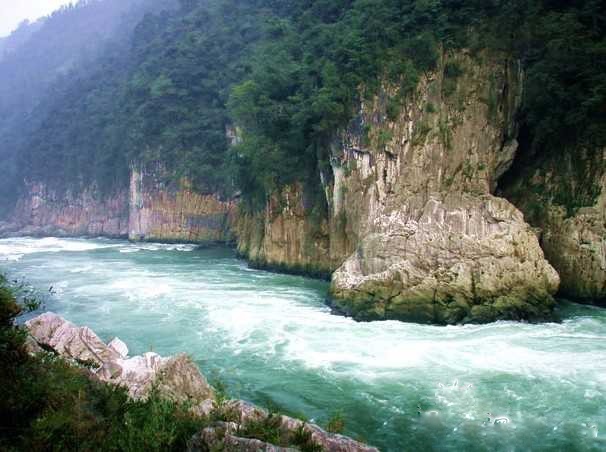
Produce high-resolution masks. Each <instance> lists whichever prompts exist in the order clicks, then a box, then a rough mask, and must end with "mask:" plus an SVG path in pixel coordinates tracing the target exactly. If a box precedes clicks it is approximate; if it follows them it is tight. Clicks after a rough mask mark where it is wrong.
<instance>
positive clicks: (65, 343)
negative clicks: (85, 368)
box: [26, 312, 214, 405]
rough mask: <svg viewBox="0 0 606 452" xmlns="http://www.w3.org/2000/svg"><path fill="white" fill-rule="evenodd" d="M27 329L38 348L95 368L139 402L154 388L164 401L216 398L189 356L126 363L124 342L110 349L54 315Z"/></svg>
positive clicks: (149, 356) (154, 355)
mask: <svg viewBox="0 0 606 452" xmlns="http://www.w3.org/2000/svg"><path fill="white" fill-rule="evenodd" d="M26 326H27V328H28V329H29V332H30V334H31V336H32V337H33V338H34V339H35V341H36V342H37V343H38V344H41V345H43V346H45V347H47V348H52V349H53V350H54V351H55V352H56V353H57V354H59V355H61V356H65V357H67V358H70V359H73V360H75V361H77V362H80V363H92V364H94V366H93V367H95V369H93V372H94V374H95V376H96V377H97V378H98V379H99V380H101V381H104V382H108V383H112V384H116V385H120V386H124V387H126V388H127V390H128V393H129V395H130V397H131V398H133V399H135V400H138V399H145V398H146V397H147V396H148V395H149V393H150V392H151V391H152V389H154V388H155V389H156V390H157V391H159V393H160V394H161V395H162V396H163V397H166V398H169V399H171V400H175V401H180V402H185V401H189V402H192V403H194V405H197V404H201V403H203V402H204V401H205V400H207V399H213V398H214V391H213V389H212V387H211V386H210V385H209V384H208V382H207V381H206V378H204V376H203V375H202V374H201V373H200V371H199V370H198V368H197V366H196V365H195V364H194V363H193V362H192V360H191V359H190V358H188V357H187V356H186V355H177V356H174V357H169V358H165V357H162V356H160V355H158V354H157V353H152V352H148V353H145V354H143V355H142V356H134V357H132V358H128V359H126V354H127V353H128V348H127V347H126V344H124V342H122V341H121V340H120V339H118V338H114V339H113V340H112V342H111V343H110V345H106V344H105V343H104V342H103V341H102V340H101V339H100V338H99V337H98V336H97V335H96V334H95V333H94V332H93V331H92V330H91V329H90V328H87V327H76V326H75V325H74V324H73V323H71V322H68V321H67V320H65V319H63V318H62V317H60V316H58V315H57V314H54V313H52V312H47V313H45V314H42V315H40V316H38V317H36V318H34V319H32V320H30V321H28V322H26ZM30 348H31V349H32V350H33V349H34V347H33V346H32V347H30Z"/></svg>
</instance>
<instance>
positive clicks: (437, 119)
mask: <svg viewBox="0 0 606 452" xmlns="http://www.w3.org/2000/svg"><path fill="white" fill-rule="evenodd" d="M453 65H456V66H457V67H458V68H459V71H458V72H459V75H458V76H457V77H455V78H453V77H452V75H449V70H448V68H449V67H452V66H453ZM521 83H522V74H521V72H520V70H519V66H518V64H517V63H516V62H515V61H507V60H506V59H500V58H499V57H498V56H496V55H483V57H482V58H481V59H478V58H476V57H472V56H470V55H468V54H466V53H465V52H462V53H457V54H445V55H444V56H443V58H442V61H441V63H440V65H439V68H438V70H437V71H435V72H434V73H432V74H428V75H427V76H425V77H424V78H423V79H422V80H421V81H420V83H419V86H418V87H417V90H416V91H415V93H414V94H413V95H412V96H411V97H409V98H408V100H407V101H406V102H405V103H404V105H403V106H402V108H401V110H400V112H399V113H398V115H397V116H394V115H393V112H391V113H390V111H389V105H390V102H391V100H390V99H393V98H394V97H395V96H396V95H397V91H396V90H394V88H392V87H390V86H389V85H385V86H384V87H383V89H382V91H381V93H379V95H377V96H376V97H375V98H374V100H373V101H372V102H367V103H366V104H362V105H361V107H360V112H359V114H358V117H357V118H356V119H355V120H354V121H353V122H352V124H351V125H350V127H349V128H348V129H347V130H345V131H344V132H343V133H342V134H341V136H340V137H339V139H338V140H336V141H335V143H334V144H333V159H332V167H333V174H334V183H333V194H332V200H331V203H330V206H331V209H332V212H331V213H332V216H333V219H334V220H333V222H332V225H333V229H334V228H339V227H340V228H341V230H343V231H345V234H346V235H349V236H352V237H355V238H356V240H352V242H355V243H356V246H355V249H354V250H353V252H352V253H351V254H350V255H349V256H348V257H347V259H346V260H345V261H344V263H343V265H342V266H341V267H340V268H339V269H337V270H336V272H335V273H334V275H333V280H332V286H331V293H332V298H333V300H332V303H333V305H334V306H335V307H336V308H337V309H338V310H340V311H341V312H344V313H347V314H350V315H353V316H354V317H356V318H359V319H384V318H391V319H400V320H409V321H421V322H436V323H458V322H474V321H477V322H487V321H492V320H496V319H544V318H548V317H549V315H550V312H551V310H552V308H553V298H552V295H553V294H554V293H555V291H556V290H557V287H558V282H559V280H558V275H557V274H556V272H555V271H554V270H553V268H552V267H551V266H550V265H549V264H548V263H547V261H546V260H545V258H544V255H543V251H542V250H541V248H540V247H539V243H538V241H537V238H536V236H535V234H534V232H533V230H532V229H531V228H530V227H529V226H528V224H527V223H526V222H525V220H524V217H523V215H522V214H521V212H520V211H518V210H517V209H516V208H515V207H514V206H513V205H512V204H511V203H510V202H509V201H507V200H505V199H503V198H497V197H495V196H493V195H492V193H493V192H494V190H495V188H496V185H497V181H498V179H499V177H501V176H502V175H503V174H504V172H505V171H507V169H508V168H509V167H510V166H511V164H512V161H513V159H514V156H515V152H516V149H517V147H518V143H517V142H516V141H515V138H514V137H515V136H516V134H517V131H516V124H515V120H514V117H515V112H516V110H517V108H518V106H519V101H520V96H521ZM487 99H490V102H488V101H487ZM339 223H344V224H339Z"/></svg>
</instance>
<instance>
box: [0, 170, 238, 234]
mask: <svg viewBox="0 0 606 452" xmlns="http://www.w3.org/2000/svg"><path fill="white" fill-rule="evenodd" d="M234 207H235V201H234V200H231V201H225V200H221V199H219V197H218V196H216V195H213V194H199V193H196V192H194V191H193V190H192V189H191V187H189V185H188V183H187V181H181V182H180V183H179V184H177V183H175V182H170V180H169V179H168V178H167V177H166V172H165V171H164V170H162V169H161V168H159V167H157V166H156V167H154V168H153V169H150V168H147V169H141V168H137V167H133V168H132V169H131V176H130V185H129V189H128V190H121V191H118V193H117V194H113V195H102V194H100V193H98V192H97V190H96V189H94V188H89V189H86V190H84V191H83V192H82V193H80V194H77V195H76V194H73V193H71V192H66V193H61V194H59V193H57V192H54V191H50V190H48V189H47V188H46V187H45V186H44V185H42V184H31V185H30V186H29V188H28V190H27V191H26V195H25V196H23V197H22V198H21V199H20V200H19V201H18V203H17V206H16V208H15V211H14V213H13V216H12V221H11V223H10V224H7V223H0V235H17V234H18V235H34V236H36V235H40V236H49V235H55V236H79V235H84V236H93V237H96V236H105V237H115V238H125V237H128V238H130V239H131V240H149V241H152V240H162V241H175V242H195V243H212V242H223V243H228V242H231V241H232V240H233V236H232V234H231V230H230V228H229V223H230V221H231V216H232V214H233V212H234V210H235V209H234Z"/></svg>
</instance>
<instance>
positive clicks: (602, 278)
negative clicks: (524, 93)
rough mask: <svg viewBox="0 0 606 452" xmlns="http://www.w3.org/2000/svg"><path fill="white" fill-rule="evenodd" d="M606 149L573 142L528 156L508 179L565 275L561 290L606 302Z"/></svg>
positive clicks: (511, 193)
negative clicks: (572, 145) (556, 151)
mask: <svg viewBox="0 0 606 452" xmlns="http://www.w3.org/2000/svg"><path fill="white" fill-rule="evenodd" d="M605 170H606V149H587V148H580V149H579V148H572V149H565V150H564V151H563V152H561V153H560V154H558V155H556V156H551V157H547V158H542V159H532V160H530V159H528V158H526V159H522V160H521V161H520V163H519V164H518V165H516V168H514V169H513V170H512V171H511V174H509V175H508V177H507V178H506V180H504V181H503V184H502V185H503V186H502V194H503V195H504V196H506V197H507V198H508V199H511V201H512V202H514V203H515V204H516V205H517V206H518V207H519V208H520V209H521V210H522V211H523V212H524V215H525V217H526V218H527V219H528V221H529V223H530V224H531V225H532V226H534V227H535V228H537V230H538V232H539V234H540V241H541V246H542V248H543V250H544V252H545V256H546V257H547V259H548V260H549V262H550V263H551V265H553V267H554V268H555V269H556V270H557V272H558V273H559V275H560V278H561V284H560V295H561V296H563V297H566V298H569V299H572V300H575V301H580V302H584V303H592V304H599V305H602V306H606V171H605Z"/></svg>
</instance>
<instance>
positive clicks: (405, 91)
mask: <svg viewBox="0 0 606 452" xmlns="http://www.w3.org/2000/svg"><path fill="white" fill-rule="evenodd" d="M605 9H606V6H605V5H604V4H603V2H600V1H598V0H577V1H566V2H563V1H554V0H513V1H511V0H507V1H506V0H491V1H486V0H416V1H413V0H355V1H354V0H336V1H335V0H322V1H308V0H290V1H284V2H276V1H273V0H247V1H236V0H180V1H179V5H178V7H176V8H172V4H171V2H169V1H166V2H151V1H148V2H145V1H143V0H139V1H136V0H132V1H128V2H124V1H117V0H116V1H113V0H104V1H88V2H81V3H80V4H78V5H77V6H75V7H72V8H64V9H62V10H60V11H59V12H57V13H55V14H53V15H52V16H51V17H49V18H47V19H45V20H44V21H43V23H40V24H34V25H27V26H26V27H33V26H36V27H38V28H39V29H37V30H36V31H34V32H33V33H32V34H31V37H30V38H29V39H27V40H26V42H25V43H23V44H21V45H20V47H19V48H18V49H17V50H16V51H14V52H12V53H10V54H7V56H6V57H5V59H4V61H2V62H0V100H1V101H0V102H1V104H0V111H1V115H0V116H1V117H2V121H1V124H0V139H1V140H2V148H1V152H2V160H3V167H4V168H5V174H7V175H8V177H6V178H4V179H3V181H2V182H3V184H6V185H5V186H4V187H5V188H4V194H5V196H3V198H4V199H7V200H8V198H9V196H7V195H8V194H14V193H16V190H15V187H18V186H19V185H20V184H22V183H23V181H24V180H25V179H27V180H40V181H44V182H46V183H48V184H50V185H51V186H55V187H57V188H62V189H63V188H68V187H78V186H81V185H83V184H84V185H86V184H89V183H90V182H91V181H94V182H96V184H97V185H98V186H99V188H101V189H102V190H112V189H114V188H116V187H118V186H120V185H121V184H124V183H125V181H126V174H127V170H128V165H129V163H130V162H132V161H159V162H162V163H164V164H165V165H166V166H168V167H170V168H172V169H174V170H175V174H176V175H178V176H188V177H189V178H190V179H192V180H193V182H194V184H195V186H196V187H197V189H198V190H200V191H223V192H224V193H230V192H232V191H234V190H236V189H239V190H241V191H242V193H243V194H244V199H245V201H247V203H248V205H249V207H252V208H254V207H255V206H257V207H258V206H261V205H262V202H263V200H264V199H265V196H266V194H267V193H269V192H271V191H272V190H273V189H275V188H276V187H279V186H281V185H283V184H285V183H290V182H293V181H301V182H311V185H312V186H313V185H314V184H315V183H316V182H317V178H318V177H319V176H318V172H317V171H316V170H317V168H318V167H322V166H323V165H326V164H327V159H328V152H327V149H328V144H329V143H330V140H331V139H332V137H333V136H334V133H335V131H336V130H337V129H338V128H339V127H342V126H344V125H345V124H346V123H347V121H348V120H349V119H351V117H352V116H353V114H354V112H355V111H356V106H357V104H358V103H359V101H360V99H361V98H364V97H367V96H369V95H372V94H373V93H374V92H375V91H376V89H377V87H378V86H379V84H380V82H381V80H390V81H391V82H393V83H396V84H397V85H398V86H399V90H398V94H397V95H396V96H395V97H394V98H392V99H390V101H389V102H390V103H389V112H390V114H391V115H396V114H397V111H398V110H399V108H400V105H401V103H402V102H403V101H404V99H406V97H407V96H410V95H411V92H412V90H413V88H414V87H415V86H416V84H417V81H418V80H419V76H420V75H421V74H423V73H425V72H427V71H429V70H431V69H434V68H435V65H436V61H437V59H438V56H439V54H440V53H441V52H444V51H448V49H453V48H467V49H470V50H471V51H472V52H479V51H481V50H482V49H485V48H493V49H499V50H504V51H506V52H507V53H508V54H510V55H511V56H512V57H513V58H517V59H519V60H520V61H521V62H522V65H523V68H524V71H525V72H526V87H525V91H524V93H525V98H524V106H523V110H522V116H521V118H520V121H521V123H522V124H523V130H524V133H525V140H524V142H525V143H527V145H528V149H527V151H528V152H531V153H532V155H540V154H542V153H544V152H548V153H550V152H559V149H562V146H561V145H562V143H577V142H580V141H582V142H585V143H587V144H588V145H589V146H590V147H596V146H600V145H603V144H604V142H606V137H605V132H604V130H606V129H605V128H604V124H605V120H606V110H605V109H604V105H606V80H605V79H604V77H603V74H604V73H605V71H606V40H605V29H606V22H605V21H606V15H605ZM145 12H149V14H146V15H145V16H144V17H143V14H144V13H145ZM18 32H19V33H24V30H22V29H20V31H18ZM49 49H53V51H52V52H51V51H50V50H49ZM445 71H446V72H447V74H446V75H447V76H448V77H449V78H451V79H452V80H454V81H455V82H456V78H457V77H458V76H459V75H460V71H461V68H459V67H456V65H449V66H448V67H446V69H445ZM487 102H489V103H490V102H491V99H487ZM233 125H237V126H238V127H239V135H240V140H239V143H238V144H237V145H236V146H234V147H232V148H231V149H230V148H229V143H228V140H227V137H226V129H227V128H228V127H231V126H233ZM556 144H557V145H558V146H555V145H556ZM11 162H14V165H15V166H14V171H13V170H12V164H11Z"/></svg>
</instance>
